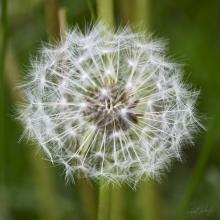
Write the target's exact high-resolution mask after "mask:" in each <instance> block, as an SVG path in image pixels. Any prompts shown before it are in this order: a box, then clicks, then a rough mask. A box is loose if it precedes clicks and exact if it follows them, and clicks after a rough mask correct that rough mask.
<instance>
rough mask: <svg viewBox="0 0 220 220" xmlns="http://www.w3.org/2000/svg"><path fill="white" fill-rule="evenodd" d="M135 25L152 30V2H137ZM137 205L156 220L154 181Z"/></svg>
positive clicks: (142, 188)
mask: <svg viewBox="0 0 220 220" xmlns="http://www.w3.org/2000/svg"><path fill="white" fill-rule="evenodd" d="M132 20H133V22H132V23H133V25H134V29H135V30H136V31H146V30H149V28H150V0H136V1H135V5H134V14H133V19H132ZM137 200H138V201H137V203H138V206H139V209H140V213H141V219H144V220H145V219H146V220H147V219H149V220H156V219H161V216H162V215H161V213H160V217H159V216H158V209H159V208H158V207H160V198H159V195H158V189H157V184H156V183H155V182H154V181H152V180H146V181H144V182H142V183H141V184H140V188H139V191H138V194H137Z"/></svg>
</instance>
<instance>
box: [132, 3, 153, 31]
mask: <svg viewBox="0 0 220 220" xmlns="http://www.w3.org/2000/svg"><path fill="white" fill-rule="evenodd" d="M134 8H135V10H134V14H133V24H134V26H135V28H136V29H137V30H140V31H143V30H144V31H146V30H147V29H149V27H150V0H136V1H135V6H134Z"/></svg>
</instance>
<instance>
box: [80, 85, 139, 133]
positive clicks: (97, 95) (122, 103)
mask: <svg viewBox="0 0 220 220" xmlns="http://www.w3.org/2000/svg"><path fill="white" fill-rule="evenodd" d="M85 100H86V102H87V107H86V109H85V110H84V111H83V114H84V116H85V117H86V119H87V120H88V121H90V122H92V123H94V124H95V125H96V126H97V127H98V128H99V129H101V130H105V131H106V132H112V131H114V130H127V129H129V127H130V126H131V124H132V123H135V124H137V123H138V116H139V114H136V113H135V107H136V106H137V104H138V100H137V99H133V98H132V97H131V96H129V93H128V92H127V91H126V90H125V89H122V88H119V87H117V86H112V87H106V88H102V89H99V90H97V89H95V90H92V89H90V92H89V94H87V95H86V98H85Z"/></svg>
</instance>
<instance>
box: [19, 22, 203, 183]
mask: <svg viewBox="0 0 220 220" xmlns="http://www.w3.org/2000/svg"><path fill="white" fill-rule="evenodd" d="M181 75H182V74H181V68H180V66H179V65H177V64H175V63H171V62H169V60H168V59H167V58H166V57H165V47H164V44H163V43H161V42H160V41H155V40H153V39H152V38H151V37H148V36H147V35H146V34H142V33H133V32H132V31H130V30H129V28H124V29H120V30H118V31H116V32H114V33H113V32H111V31H109V30H108V29H107V28H106V27H105V26H104V25H102V24H97V25H95V26H94V27H93V28H91V30H89V31H87V32H86V33H84V34H83V33H82V32H81V31H80V30H79V28H75V29H74V30H73V31H69V32H67V33H66V35H65V36H64V38H63V39H62V41H61V42H60V43H59V45H56V46H48V47H44V48H43V49H42V51H41V53H40V56H39V58H38V59H37V60H35V61H34V62H33V65H32V68H31V70H30V71H29V74H28V80H27V81H26V83H24V84H23V85H22V88H23V90H24V92H25V95H26V98H25V99H26V103H25V104H24V105H23V107H22V108H21V109H20V116H19V118H20V120H21V121H22V122H23V123H24V125H25V133H27V134H28V135H29V138H30V139H34V140H36V142H37V143H38V144H39V146H41V147H42V149H43V150H44V152H45V153H46V154H47V156H48V157H49V158H50V159H51V161H53V162H54V163H58V164H62V165H64V167H65V172H66V176H67V177H77V176H80V177H82V176H84V177H91V178H94V179H97V178H100V177H104V178H105V179H106V180H107V181H109V182H118V183H123V182H126V183H128V184H131V183H137V182H139V180H141V179H143V178H156V179H157V178H159V177H160V176H161V174H163V171H164V170H166V169H167V168H168V167H169V165H170V163H171V160H172V159H174V158H175V159H181V148H182V144H184V143H185V142H187V141H192V138H193V134H194V133H195V131H197V128H198V127H199V121H198V119H197V118H196V116H195V114H194V106H195V102H196V99H197V96H198V92H197V91H191V90H189V89H188V88H186V86H185V84H183V83H182V76H181Z"/></svg>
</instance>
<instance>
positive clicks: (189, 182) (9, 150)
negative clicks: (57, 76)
mask: <svg viewBox="0 0 220 220" xmlns="http://www.w3.org/2000/svg"><path fill="white" fill-rule="evenodd" d="M101 1H106V0H99V1H98V3H97V2H96V1H92V0H91V1H87V0H80V1H79V0H60V1H55V0H45V1H44V0H8V1H7V0H1V5H0V6H1V12H0V15H1V26H0V31H1V32H0V42H1V43H0V44H1V60H0V62H1V65H0V74H1V82H0V92H1V96H0V98H1V100H0V102H1V103H0V105H1V106H0V110H1V111H0V123H1V136H0V143H1V145H0V160H1V161H0V174H1V180H0V220H37V219H44V220H55V219H58V220H61V219H62V220H84V219H86V220H93V219H96V217H95V216H96V210H97V200H98V190H97V183H93V182H89V181H82V180H81V181H78V180H76V182H75V183H66V181H65V179H64V173H63V170H62V169H61V168H60V167H56V166H52V165H51V164H50V163H48V162H47V161H46V160H44V159H43V156H41V155H40V153H39V152H38V151H37V149H38V148H37V147H36V146H34V145H31V144H30V143H27V142H25V140H22V141H19V140H20V137H21V135H22V130H23V128H22V127H21V125H19V123H18V122H17V121H16V119H15V118H16V103H17V102H19V100H20V99H21V98H22V97H21V96H22V95H21V94H18V92H17V91H16V90H15V86H16V84H17V83H18V82H19V81H20V80H21V79H22V78H23V77H24V76H25V74H26V73H27V70H28V67H29V65H30V57H31V56H34V55H36V54H37V52H38V49H39V48H40V47H41V44H42V41H48V32H49V36H51V35H54V33H55V32H56V25H57V23H56V22H57V20H56V19H57V14H56V13H57V12H59V15H61V18H64V16H63V10H62V9H64V10H65V13H66V19H67V23H68V26H69V27H72V26H74V25H76V24H78V25H79V26H80V27H82V28H84V27H85V26H86V25H88V24H90V23H91V19H92V18H93V15H92V14H93V11H94V13H95V15H96V8H97V4H99V3H100V2H101ZM4 3H5V4H7V7H4ZM6 12H7V13H6ZM114 19H115V26H118V25H123V24H127V23H128V24H131V25H133V27H135V25H138V23H140V24H141V23H143V24H144V26H145V27H147V28H148V29H150V31H151V32H153V33H154V35H155V36H156V37H159V38H161V37H162V38H164V39H166V40H167V41H168V42H169V49H168V51H167V54H168V55H170V56H171V57H174V58H175V59H176V60H177V62H180V63H183V64H186V65H185V66H184V69H185V79H186V81H187V82H189V83H190V84H192V85H193V87H194V88H197V89H199V90H200V91H201V95H200V98H199V101H198V112H199V114H200V115H201V121H202V123H203V124H204V126H205V127H206V128H207V130H206V131H201V132H200V133H199V134H198V135H197V136H196V138H195V144H194V146H193V147H188V148H187V147H186V149H184V150H183V151H184V152H183V161H182V163H179V162H174V163H173V165H172V168H171V170H170V172H169V173H167V174H166V175H165V176H164V178H163V179H162V180H161V182H160V183H153V182H151V183H142V184H140V185H139V186H137V189H136V190H135V191H134V190H132V189H131V188H129V187H128V186H122V187H121V188H119V189H110V190H112V194H111V202H110V212H111V218H110V219H111V220H123V219H125V220H132V219H133V220H139V219H140V220H148V219H149V220H163V219H168V220H170V219H189V220H191V219H192V220H219V219H220V147H219V144H220V113H219V112H220V102H219V97H220V72H219V64H220V28H219V27H220V26H219V25H220V1H219V0H211V1H205V0H194V1H191V0H179V1H175V0H137V1H135V0H115V1H114ZM5 30H6V31H5ZM103 220H105V219H103Z"/></svg>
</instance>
